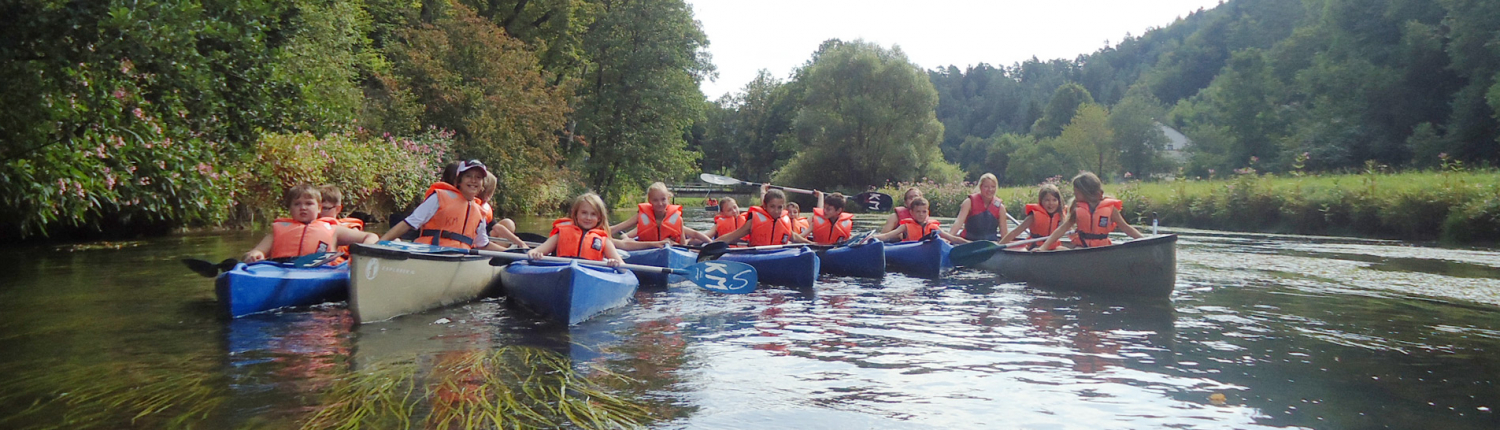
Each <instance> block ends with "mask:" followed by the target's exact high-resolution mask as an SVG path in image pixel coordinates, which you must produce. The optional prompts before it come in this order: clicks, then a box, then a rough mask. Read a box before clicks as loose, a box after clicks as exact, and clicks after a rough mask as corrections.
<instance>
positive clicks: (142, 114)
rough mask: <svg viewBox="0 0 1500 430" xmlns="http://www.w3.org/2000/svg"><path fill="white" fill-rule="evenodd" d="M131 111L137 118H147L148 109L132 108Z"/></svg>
mask: <svg viewBox="0 0 1500 430" xmlns="http://www.w3.org/2000/svg"><path fill="white" fill-rule="evenodd" d="M130 113H132V114H135V118H136V119H139V120H145V119H146V111H143V110H141V108H135V109H131V110H130Z"/></svg>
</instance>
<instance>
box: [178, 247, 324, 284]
mask: <svg viewBox="0 0 1500 430" xmlns="http://www.w3.org/2000/svg"><path fill="white" fill-rule="evenodd" d="M338 256H339V253H337V252H315V253H312V254H307V255H304V256H301V257H297V258H296V259H294V260H292V261H290V262H288V264H291V265H292V266H293V267H317V266H322V265H324V264H328V262H329V261H333V259H335V258H338ZM182 264H183V265H186V266H187V268H188V270H192V271H193V272H194V273H197V274H199V275H202V276H203V277H205V278H213V277H217V276H219V272H228V271H230V270H234V266H238V265H239V264H240V261H239V260H236V259H233V258H226V259H224V261H220V262H218V263H217V264H215V263H211V262H208V261H204V260H199V259H196V258H184V259H182Z"/></svg>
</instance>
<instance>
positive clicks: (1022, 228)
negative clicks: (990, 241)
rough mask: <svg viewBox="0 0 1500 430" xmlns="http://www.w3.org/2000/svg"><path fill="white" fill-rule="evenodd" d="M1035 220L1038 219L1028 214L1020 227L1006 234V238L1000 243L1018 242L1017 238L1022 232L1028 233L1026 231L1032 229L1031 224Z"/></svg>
mask: <svg viewBox="0 0 1500 430" xmlns="http://www.w3.org/2000/svg"><path fill="white" fill-rule="evenodd" d="M1035 219H1036V217H1034V216H1032V215H1031V214H1027V215H1026V219H1023V220H1021V224H1020V225H1017V226H1016V228H1015V229H1014V230H1011V231H1010V232H1008V233H1005V237H1001V238H1000V243H1010V242H1011V241H1013V240H1016V237H1018V236H1020V235H1021V232H1023V231H1026V229H1028V228H1031V223H1032V222H1033V220H1035Z"/></svg>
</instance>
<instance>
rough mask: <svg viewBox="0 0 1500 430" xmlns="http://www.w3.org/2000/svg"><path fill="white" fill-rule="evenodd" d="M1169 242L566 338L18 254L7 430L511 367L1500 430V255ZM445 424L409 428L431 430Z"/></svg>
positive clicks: (940, 413)
mask: <svg viewBox="0 0 1500 430" xmlns="http://www.w3.org/2000/svg"><path fill="white" fill-rule="evenodd" d="M690 212H692V213H694V214H698V215H699V216H700V218H698V219H697V221H698V222H699V224H698V226H706V224H704V223H703V218H701V215H702V213H701V212H699V211H697V210H690ZM546 221H547V220H532V221H528V222H526V223H524V224H526V227H523V230H529V231H541V232H544V231H545V230H544V225H545V224H546ZM861 221H862V222H864V223H867V224H868V223H872V222H874V219H873V218H861ZM945 221H946V220H945ZM1179 233H1181V235H1182V238H1181V240H1180V241H1179V242H1178V259H1179V261H1178V273H1179V274H1178V280H1177V289H1176V292H1175V293H1174V294H1173V295H1172V297H1171V299H1170V300H1160V301H1138V300H1130V299H1127V298H1122V297H1112V296H1098V295H1087V294H1079V293H1072V292H1066V291H1050V290H1042V289H1033V288H1028V287H1027V286H1026V285H1023V284H1014V283H1004V282H1003V281H1001V280H998V279H996V278H995V277H994V276H993V275H990V274H988V273H983V272H977V271H970V270H960V271H958V272H957V273H955V274H953V275H952V276H950V277H949V278H947V279H944V280H941V281H927V280H920V279H914V278H908V277H905V276H902V275H897V274H892V275H888V276H887V277H886V278H884V279H878V280H877V279H855V278H837V277H824V278H823V279H822V280H821V281H820V283H819V285H818V287H817V288H816V290H815V291H796V290H787V289H775V288H763V289H762V290H760V291H758V292H756V293H754V294H750V295H744V296H729V295H718V294H713V293H708V292H705V291H703V290H700V289H698V288H696V287H694V286H692V285H691V284H677V285H674V286H672V287H670V288H667V289H656V290H643V291H641V292H640V293H638V294H637V295H636V300H635V301H634V302H633V303H631V304H629V305H627V306H626V307H624V308H621V309H618V310H616V311H612V312H610V313H607V314H604V315H602V316H599V317H596V318H595V319H593V320H591V321H589V322H586V323H584V324H582V325H579V326H575V327H572V328H559V327H549V326H545V325H541V324H540V323H539V322H538V321H537V320H536V319H535V318H533V317H531V316H529V315H527V314H526V313H525V312H524V311H520V310H516V309H513V308H511V307H508V306H507V305H506V304H505V302H504V300H503V299H488V300H485V301H480V302H475V303H470V304H467V305H462V306H455V307H450V308H444V309H438V310H433V311H429V312H425V313H421V314H416V315H408V316H405V317H400V318H397V319H395V320H393V321H388V322H383V323H376V324H370V325H365V326H361V327H353V326H352V324H351V323H352V320H351V318H350V316H349V314H348V312H347V310H346V309H345V308H344V307H343V305H342V304H336V305H325V306H320V307H317V308H313V309H295V310H287V311H284V312H280V313H272V314H263V315H254V316H250V317H245V318H240V319H236V320H233V321H229V320H226V319H223V318H220V317H218V316H217V314H216V308H215V302H214V295H213V288H212V281H211V280H210V279H207V278H203V277H200V276H198V275H196V274H194V273H192V272H189V271H188V270H186V269H185V268H183V266H182V265H181V264H179V263H178V261H177V259H178V258H182V257H198V258H210V257H212V258H213V259H215V260H217V259H222V258H224V257H229V256H237V255H239V254H240V253H242V252H243V251H244V250H245V249H248V248H249V247H250V246H252V245H253V244H254V242H255V240H257V239H258V238H259V237H258V236H257V235H254V234H251V233H226V234H222V235H220V234H199V235H187V236H175V237H166V238H158V239H150V240H145V241H140V242H124V243H110V244H86V245H83V246H63V247H27V248H9V249H3V250H0V268H3V273H4V280H3V281H0V428H38V427H63V428H83V427H94V428H133V427H140V428H161V427H174V428H175V427H199V428H295V427H297V426H301V425H304V424H308V423H311V422H312V421H310V420H311V419H312V417H313V416H315V415H316V414H318V413H319V412H320V411H327V410H330V409H336V408H339V407H343V406H347V403H348V402H347V400H348V399H349V398H350V397H351V396H350V395H342V396H341V393H342V394H348V393H350V392H352V391H349V390H350V388H349V384H348V383H346V382H347V380H349V379H351V378H353V377H354V376H355V375H360V374H366V373H365V372H367V371H369V370H370V369H381V368H390V367H389V366H397V367H396V368H400V367H399V366H401V365H406V366H409V367H411V368H414V369H415V370H413V371H412V372H414V373H413V374H414V375H416V376H415V377H414V378H416V380H419V381H420V380H424V378H426V379H434V378H440V377H441V375H437V373H439V372H434V371H431V369H433V367H434V366H436V364H435V363H442V362H445V361H452V360H455V359H462V357H464V356H465V355H464V354H489V353H493V352H495V351H501V350H505V351H533V350H535V351H550V352H551V353H553V354H554V355H555V356H558V357H562V358H563V359H564V360H563V363H564V364H563V369H564V370H567V369H569V368H571V369H573V370H574V371H576V372H577V374H578V375H580V377H581V378H585V379H586V380H588V381H592V382H593V383H595V384H596V387H599V389H601V390H604V391H606V392H607V393H609V394H610V395H613V396H619V397H620V398H623V399H625V400H626V401H628V402H631V403H634V404H636V405H638V406H639V407H641V408H643V409H644V410H646V411H649V413H650V418H648V419H647V421H645V423H644V424H645V425H646V426H649V427H657V428H725V429H764V428H811V429H866V428H878V429H891V428H896V429H907V428H911V429H928V428H932V429H940V428H941V429H946V428H1084V429H1094V428H1161V427H1172V428H1326V429H1355V428H1398V429H1407V428H1441V429H1496V428H1500V417H1497V416H1496V413H1495V409H1496V408H1500V385H1497V383H1500V253H1497V252H1495V251H1492V250H1453V249H1437V248H1429V247H1418V246H1410V245H1405V244H1401V243H1394V242H1379V241H1361V240H1339V239H1328V238H1306V237H1288V236H1271V235H1246V234H1224V233H1219V232H1209V231H1179ZM1078 270H1089V268H1087V267H1082V268H1078ZM1098 276H1099V277H1100V278H1101V279H1107V278H1108V277H1109V276H1110V274H1107V273H1100V274H1098ZM455 357H458V358H455ZM393 363H394V364H393ZM520 365H525V364H520ZM382 366H387V367H382ZM521 370H523V371H524V370H526V369H521ZM429 385H434V384H429ZM420 394H421V393H420V392H419V393H417V394H411V396H416V397H413V398H419V397H420ZM1216 395H1222V399H1223V400H1222V401H1220V400H1219V397H1218V396H1216ZM356 397H357V396H356ZM437 403H439V402H438V401H437V400H433V401H431V402H426V403H424V402H422V401H415V402H412V403H411V404H414V405H416V406H414V408H415V409H414V411H412V412H411V414H413V415H414V416H416V417H417V418H415V419H414V421H413V426H416V427H423V426H433V423H432V422H431V421H427V422H423V421H421V420H420V417H421V416H422V415H423V414H424V413H429V412H431V411H432V410H434V409H436V408H438V407H439V405H437ZM324 425H326V424H318V425H315V426H317V427H321V426H324ZM462 426H463V425H462V423H459V425H456V427H462Z"/></svg>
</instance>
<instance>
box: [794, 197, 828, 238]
mask: <svg viewBox="0 0 1500 430" xmlns="http://www.w3.org/2000/svg"><path fill="white" fill-rule="evenodd" d="M819 206H822V205H819ZM814 209H817V208H814ZM786 212H787V218H790V219H791V220H792V231H795V232H797V234H800V235H802V236H804V237H805V236H807V228H808V227H809V226H810V224H809V223H808V221H807V218H803V217H802V206H800V205H798V204H797V202H787V204H786Z"/></svg>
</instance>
